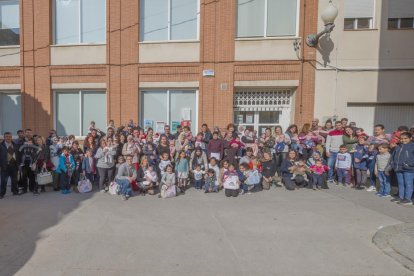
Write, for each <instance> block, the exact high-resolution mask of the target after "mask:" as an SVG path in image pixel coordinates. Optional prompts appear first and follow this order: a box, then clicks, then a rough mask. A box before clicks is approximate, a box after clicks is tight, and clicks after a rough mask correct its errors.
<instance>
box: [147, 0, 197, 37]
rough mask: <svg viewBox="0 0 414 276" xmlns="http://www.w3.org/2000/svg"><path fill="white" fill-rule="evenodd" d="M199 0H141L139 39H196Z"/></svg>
mask: <svg viewBox="0 0 414 276" xmlns="http://www.w3.org/2000/svg"><path fill="white" fill-rule="evenodd" d="M199 6H200V4H199V0H141V1H140V11H141V16H140V18H141V29H140V41H169V40H196V39H198V22H199Z"/></svg>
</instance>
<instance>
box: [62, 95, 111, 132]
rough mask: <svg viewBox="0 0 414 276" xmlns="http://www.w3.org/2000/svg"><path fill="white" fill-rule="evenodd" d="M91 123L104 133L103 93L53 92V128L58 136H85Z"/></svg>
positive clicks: (104, 101) (104, 102)
mask: <svg viewBox="0 0 414 276" xmlns="http://www.w3.org/2000/svg"><path fill="white" fill-rule="evenodd" d="M91 121H95V123H96V127H97V128H99V129H101V130H102V131H104V132H106V129H105V128H106V93H105V92H100V91H68V92H55V128H56V130H57V133H58V134H59V135H70V134H74V135H76V136H86V135H88V129H89V124H90V122H91Z"/></svg>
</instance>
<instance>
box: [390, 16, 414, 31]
mask: <svg viewBox="0 0 414 276" xmlns="http://www.w3.org/2000/svg"><path fill="white" fill-rule="evenodd" d="M388 29H390V30H398V29H414V18H389V19H388Z"/></svg>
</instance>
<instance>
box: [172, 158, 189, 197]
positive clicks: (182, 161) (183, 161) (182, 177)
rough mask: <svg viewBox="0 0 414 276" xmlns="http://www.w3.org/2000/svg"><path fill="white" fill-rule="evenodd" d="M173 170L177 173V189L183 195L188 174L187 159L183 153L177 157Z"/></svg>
mask: <svg viewBox="0 0 414 276" xmlns="http://www.w3.org/2000/svg"><path fill="white" fill-rule="evenodd" d="M175 170H176V173H177V179H178V188H179V189H180V190H181V193H184V189H185V188H186V186H187V184H188V172H189V164H188V159H187V157H186V154H185V152H184V151H181V152H180V153H179V155H178V158H177V161H176V164H175Z"/></svg>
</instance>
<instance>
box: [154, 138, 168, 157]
mask: <svg viewBox="0 0 414 276" xmlns="http://www.w3.org/2000/svg"><path fill="white" fill-rule="evenodd" d="M164 153H167V154H170V145H169V144H168V137H167V135H166V134H162V135H161V137H160V142H159V144H158V146H157V154H158V156H162V155H163V154H164Z"/></svg>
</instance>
